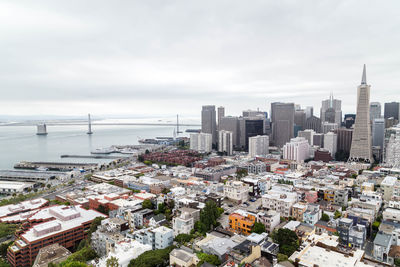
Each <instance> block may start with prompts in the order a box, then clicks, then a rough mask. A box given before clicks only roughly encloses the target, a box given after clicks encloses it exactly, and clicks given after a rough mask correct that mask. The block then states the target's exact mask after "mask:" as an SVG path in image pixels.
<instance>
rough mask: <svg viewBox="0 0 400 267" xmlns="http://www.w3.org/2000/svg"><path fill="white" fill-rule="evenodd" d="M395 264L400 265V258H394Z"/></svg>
mask: <svg viewBox="0 0 400 267" xmlns="http://www.w3.org/2000/svg"><path fill="white" fill-rule="evenodd" d="M394 265H396V266H400V258H396V259H394Z"/></svg>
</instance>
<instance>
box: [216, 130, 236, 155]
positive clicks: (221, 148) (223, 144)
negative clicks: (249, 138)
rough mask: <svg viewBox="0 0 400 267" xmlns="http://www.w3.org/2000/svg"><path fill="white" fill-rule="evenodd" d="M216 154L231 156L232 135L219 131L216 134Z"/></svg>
mask: <svg viewBox="0 0 400 267" xmlns="http://www.w3.org/2000/svg"><path fill="white" fill-rule="evenodd" d="M218 152H221V153H223V154H224V155H227V156H230V155H232V154H233V133H232V132H230V131H225V130H220V131H219V132H218Z"/></svg>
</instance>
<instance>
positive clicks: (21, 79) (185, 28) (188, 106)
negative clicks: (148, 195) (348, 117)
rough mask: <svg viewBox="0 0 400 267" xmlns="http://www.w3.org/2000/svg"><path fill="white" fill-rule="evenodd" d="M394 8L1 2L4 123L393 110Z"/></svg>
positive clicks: (320, 0) (322, 2)
mask: <svg viewBox="0 0 400 267" xmlns="http://www.w3.org/2000/svg"><path fill="white" fill-rule="evenodd" d="M399 8H400V1H398V0H393V1H368V0H358V1H355V0H343V1H341V0H329V1H326V0H313V1H311V0H302V1H295V0H293V1H287V0H279V1H276V0H263V1H258V0H253V1H235V0H226V1H222V0H202V1H185V0H180V1H173V0H159V1H154V0H146V1H102V0H93V1H90V0H85V1H82V0H68V1H57V0H48V1H40V0H36V1H22V0H19V1H14V0H11V1H7V0H1V1H0V92H1V95H0V115H17V116H22V115H23V116H27V115H30V116H32V115H36V116H39V117H40V116H45V115H52V116H81V115H84V114H87V113H89V112H90V113H91V114H93V116H116V117H118V116H128V117H129V116H133V117H134V116H144V117H146V116H169V115H172V114H177V113H179V114H180V115H181V116H182V117H185V116H186V117H198V118H200V113H201V106H202V105H209V104H213V105H216V106H225V110H226V114H229V115H240V114H241V111H242V110H246V109H257V108H259V109H260V110H265V111H269V110H270V103H271V102H276V101H281V102H294V103H296V104H300V105H301V106H302V107H305V106H314V110H315V113H316V115H319V109H320V106H321V101H322V100H324V99H328V97H329V95H330V93H331V92H332V93H333V95H334V97H335V98H338V99H341V100H342V110H343V113H355V109H356V97H357V86H358V85H359V84H360V81H361V74H362V67H363V64H366V65H367V82H368V84H370V85H371V101H379V102H381V103H384V102H389V101H400V97H399V92H400V88H399V84H400V49H399V43H400V32H399V29H400V16H399V15H398V10H399Z"/></svg>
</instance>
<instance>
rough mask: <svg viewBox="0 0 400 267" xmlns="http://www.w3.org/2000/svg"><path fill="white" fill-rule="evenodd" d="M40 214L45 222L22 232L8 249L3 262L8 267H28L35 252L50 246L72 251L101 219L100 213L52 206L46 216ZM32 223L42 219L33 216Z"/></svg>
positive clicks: (80, 208) (34, 256)
mask: <svg viewBox="0 0 400 267" xmlns="http://www.w3.org/2000/svg"><path fill="white" fill-rule="evenodd" d="M40 214H43V216H45V217H46V218H48V219H46V220H48V221H45V222H42V223H40V224H36V225H33V226H31V227H30V228H28V229H27V230H25V232H24V233H23V234H21V235H20V236H19V237H18V239H17V240H16V241H15V243H14V244H13V245H12V246H10V247H9V248H8V251H7V259H8V261H9V262H10V264H11V265H12V266H14V267H16V266H31V265H32V264H33V261H34V260H35V258H36V256H37V254H38V253H39V250H40V249H41V248H43V247H45V246H48V245H51V244H55V243H58V244H60V245H61V246H63V247H65V248H67V249H72V248H73V247H74V246H76V245H77V244H78V243H79V242H80V241H81V240H83V239H85V238H86V236H87V232H88V230H89V228H90V225H91V223H92V221H93V220H94V219H95V218H96V217H105V215H103V214H101V213H100V212H97V211H94V210H86V209H84V208H82V207H81V206H71V207H66V206H53V207H51V208H49V209H48V212H46V214H44V213H40ZM49 214H50V215H49ZM31 216H35V215H31ZM36 219H37V220H44V219H45V218H44V217H43V218H40V215H36Z"/></svg>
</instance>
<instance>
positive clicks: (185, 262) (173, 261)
mask: <svg viewBox="0 0 400 267" xmlns="http://www.w3.org/2000/svg"><path fill="white" fill-rule="evenodd" d="M199 262H200V260H199V259H198V258H197V256H196V254H194V253H193V252H191V251H190V250H189V249H181V248H176V249H174V250H172V251H171V253H170V254H169V264H170V265H171V266H177V267H192V266H196V265H197V264H198V263H199Z"/></svg>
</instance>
